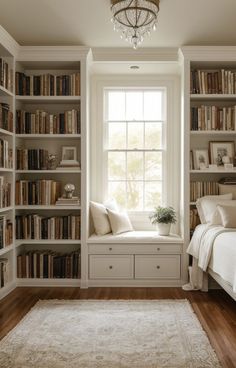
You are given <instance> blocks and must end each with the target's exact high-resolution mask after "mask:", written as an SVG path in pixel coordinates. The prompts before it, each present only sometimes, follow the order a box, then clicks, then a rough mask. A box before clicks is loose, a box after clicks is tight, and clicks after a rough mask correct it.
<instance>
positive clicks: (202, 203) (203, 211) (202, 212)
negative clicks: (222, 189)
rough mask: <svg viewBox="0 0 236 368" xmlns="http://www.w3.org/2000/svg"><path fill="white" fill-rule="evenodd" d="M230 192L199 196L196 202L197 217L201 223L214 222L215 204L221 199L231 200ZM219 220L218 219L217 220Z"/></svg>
mask: <svg viewBox="0 0 236 368" xmlns="http://www.w3.org/2000/svg"><path fill="white" fill-rule="evenodd" d="M232 197H233V196H232V193H229V194H223V195H212V196H205V197H202V198H199V199H198V200H197V202H196V207H197V210H198V214H199V218H200V221H201V223H202V224H206V223H214V224H215V225H216V223H215V222H214V221H216V220H214V214H215V212H216V210H217V205H218V204H220V203H219V202H220V201H222V200H232ZM218 221H219V220H218Z"/></svg>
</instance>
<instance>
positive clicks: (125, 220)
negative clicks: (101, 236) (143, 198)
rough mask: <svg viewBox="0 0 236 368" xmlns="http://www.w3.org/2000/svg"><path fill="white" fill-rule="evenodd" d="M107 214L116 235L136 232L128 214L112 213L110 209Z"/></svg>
mask: <svg viewBox="0 0 236 368" xmlns="http://www.w3.org/2000/svg"><path fill="white" fill-rule="evenodd" d="M107 213H108V217H109V220H110V224H111V229H112V233H113V234H114V235H115V234H121V233H125V232H127V231H133V230H134V229H133V226H132V224H131V222H130V219H129V216H128V215H127V213H125V212H117V211H112V210H109V208H108V209H107Z"/></svg>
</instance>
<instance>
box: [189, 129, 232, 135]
mask: <svg viewBox="0 0 236 368" xmlns="http://www.w3.org/2000/svg"><path fill="white" fill-rule="evenodd" d="M190 134H191V135H197V136H198V135H203V136H204V135H232V134H236V130H191V131H190Z"/></svg>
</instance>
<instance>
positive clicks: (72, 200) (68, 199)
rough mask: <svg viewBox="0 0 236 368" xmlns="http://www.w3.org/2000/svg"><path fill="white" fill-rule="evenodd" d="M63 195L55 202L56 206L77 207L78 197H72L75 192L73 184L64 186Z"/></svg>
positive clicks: (78, 203)
mask: <svg viewBox="0 0 236 368" xmlns="http://www.w3.org/2000/svg"><path fill="white" fill-rule="evenodd" d="M64 190H65V194H63V196H62V197H61V198H58V200H57V201H56V205H59V206H64V205H68V204H69V205H72V206H79V205H80V200H79V197H73V193H74V191H75V186H74V184H66V185H65V186H64Z"/></svg>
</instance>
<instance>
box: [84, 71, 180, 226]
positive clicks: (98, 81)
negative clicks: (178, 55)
mask: <svg viewBox="0 0 236 368" xmlns="http://www.w3.org/2000/svg"><path fill="white" fill-rule="evenodd" d="M119 87H120V88H134V89H135V88H152V87H154V88H155V87H157V88H158V87H160V88H161V87H163V88H166V103H167V109H166V114H167V116H166V121H167V125H166V147H165V148H166V157H165V161H166V162H165V168H166V172H165V173H164V177H163V179H164V181H165V183H166V190H165V191H164V192H165V193H166V196H163V205H171V206H173V207H174V208H175V209H176V211H177V212H178V211H179V208H180V180H181V175H180V170H181V165H180V141H181V136H180V104H181V101H180V79H179V76H178V75H174V74H173V75H137V76H130V75H94V76H93V77H92V79H91V95H90V96H91V104H90V106H91V110H90V116H91V123H90V199H91V200H94V201H98V202H104V201H105V200H106V198H105V190H104V188H105V186H106V183H105V178H106V170H105V167H106V161H105V160H106V152H105V150H104V147H103V142H104V126H103V124H104V111H105V110H104V109H105V102H104V89H105V88H119ZM163 166H164V165H163ZM134 218H139V220H140V223H141V222H142V223H143V221H144V218H145V221H146V222H145V224H146V225H145V226H146V227H148V226H149V225H148V224H150V221H149V220H148V213H143V212H136V213H134ZM173 230H175V232H176V233H177V232H178V224H177V225H176V229H173Z"/></svg>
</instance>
